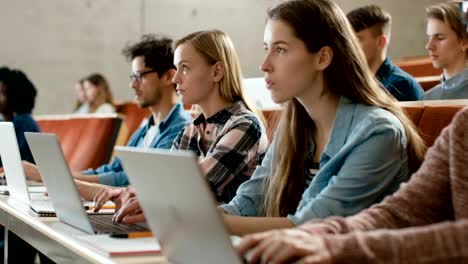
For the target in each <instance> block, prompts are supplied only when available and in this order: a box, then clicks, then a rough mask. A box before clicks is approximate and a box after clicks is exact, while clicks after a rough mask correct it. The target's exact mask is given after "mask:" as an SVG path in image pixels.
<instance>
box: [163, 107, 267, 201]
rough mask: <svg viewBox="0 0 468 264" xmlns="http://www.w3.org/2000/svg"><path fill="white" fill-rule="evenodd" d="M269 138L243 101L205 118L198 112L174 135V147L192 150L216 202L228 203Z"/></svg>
mask: <svg viewBox="0 0 468 264" xmlns="http://www.w3.org/2000/svg"><path fill="white" fill-rule="evenodd" d="M267 147H268V140H267V136H266V133H264V129H263V127H262V125H261V123H260V121H259V120H258V118H257V117H256V116H255V115H254V114H253V113H252V112H251V111H250V110H248V109H247V107H246V106H245V104H244V103H243V102H242V101H237V102H235V103H233V104H232V105H231V106H229V107H227V108H225V109H223V110H221V111H219V112H218V113H216V114H214V115H213V116H211V117H209V118H206V119H205V117H204V115H203V114H200V115H199V116H198V117H197V118H195V119H194V120H193V122H191V123H190V124H189V125H187V126H186V127H185V128H184V130H182V132H181V133H180V134H179V135H178V136H177V138H176V139H175V141H174V144H173V146H172V149H173V150H174V149H175V150H191V151H193V152H195V153H196V154H197V155H198V156H199V162H200V166H201V168H202V171H203V172H204V174H205V176H206V179H207V180H208V182H209V184H210V186H211V188H212V190H213V191H214V192H215V194H216V196H217V199H218V201H219V202H225V203H228V202H229V201H230V200H231V199H232V198H233V197H234V196H235V195H236V191H237V188H238V187H239V185H240V184H241V183H243V182H244V181H246V180H248V179H249V178H250V176H251V175H252V174H253V172H254V170H255V168H256V166H257V165H260V164H261V161H262V159H263V157H264V154H265V152H266V149H267Z"/></svg>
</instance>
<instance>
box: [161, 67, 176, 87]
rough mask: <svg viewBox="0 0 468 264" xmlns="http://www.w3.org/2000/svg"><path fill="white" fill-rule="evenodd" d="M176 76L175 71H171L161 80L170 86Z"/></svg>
mask: <svg viewBox="0 0 468 264" xmlns="http://www.w3.org/2000/svg"><path fill="white" fill-rule="evenodd" d="M175 74H176V70H175V69H169V70H167V71H166V72H165V73H164V74H163V75H162V76H161V77H160V78H159V79H160V80H161V81H164V83H165V84H166V85H169V84H172V78H174V75H175Z"/></svg>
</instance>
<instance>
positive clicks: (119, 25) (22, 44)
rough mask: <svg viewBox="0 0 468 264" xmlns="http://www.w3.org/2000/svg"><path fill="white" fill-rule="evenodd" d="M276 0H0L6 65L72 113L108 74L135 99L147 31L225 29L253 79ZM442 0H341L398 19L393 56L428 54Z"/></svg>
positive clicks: (125, 96)
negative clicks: (78, 92) (132, 58)
mask: <svg viewBox="0 0 468 264" xmlns="http://www.w3.org/2000/svg"><path fill="white" fill-rule="evenodd" d="M273 2H274V0H236V1H232V0H68V1H67V0H15V1H10V0H0V28H1V31H0V32H1V34H0V43H1V44H0V47H1V48H0V65H7V66H10V67H16V68H20V69H23V70H24V71H25V72H26V73H27V74H28V75H29V77H30V78H31V80H32V81H33V82H34V83H35V84H36V86H37V88H38V90H39V95H38V99H37V103H36V109H35V114H51V113H67V112H70V111H71V109H72V107H73V102H74V92H73V84H74V82H75V81H76V80H77V79H78V78H80V77H83V76H84V75H86V74H88V73H91V72H95V71H97V72H101V73H103V74H104V75H105V76H106V77H108V79H109V81H110V84H111V87H112V90H113V92H114V97H115V98H116V99H117V100H118V101H119V100H131V99H132V96H131V92H130V90H129V89H130V88H128V73H129V71H130V68H129V64H128V62H126V61H125V59H124V57H123V56H122V55H121V50H122V48H123V47H124V45H125V44H126V43H127V42H128V41H135V40H136V39H138V37H139V36H140V35H141V34H142V33H147V32H154V33H163V34H166V35H168V36H170V37H173V38H179V37H181V36H183V35H186V34H188V33H190V32H192V31H195V30H201V29H212V28H218V29H221V30H223V31H225V32H226V33H228V34H229V35H230V36H231V38H232V39H233V41H234V44H235V46H236V48H237V51H238V53H239V56H240V60H241V64H242V69H243V72H244V75H245V76H246V77H257V76H261V73H260V71H259V70H258V65H259V64H260V62H261V60H262V57H263V50H262V42H263V41H262V39H263V27H264V23H265V12H266V9H267V8H268V7H269V6H270V5H271V3H273ZM434 2H440V1H435V0H411V1H408V0H406V1H403V0H374V1H369V0H354V1H350V0H337V3H338V4H339V5H340V6H342V8H343V10H344V11H345V12H348V11H350V10H351V9H353V8H355V7H358V6H361V5H363V4H369V3H375V4H378V5H381V6H382V7H383V8H385V9H387V10H388V11H389V12H391V13H392V15H393V20H394V28H393V37H392V45H391V49H390V55H391V57H392V58H398V57H401V56H410V55H420V54H425V51H424V42H425V39H426V36H425V18H424V6H427V5H429V4H431V3H434Z"/></svg>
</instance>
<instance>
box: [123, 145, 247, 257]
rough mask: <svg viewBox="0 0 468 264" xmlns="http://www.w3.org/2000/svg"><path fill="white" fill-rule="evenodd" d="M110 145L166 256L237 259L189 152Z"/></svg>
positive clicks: (208, 191)
mask: <svg viewBox="0 0 468 264" xmlns="http://www.w3.org/2000/svg"><path fill="white" fill-rule="evenodd" d="M115 149H116V150H117V156H118V157H119V158H120V159H121V160H122V162H123V167H124V169H125V171H126V172H127V175H128V176H129V178H130V183H131V184H132V186H133V187H134V188H135V190H136V195H137V197H138V200H139V202H140V205H141V207H142V209H143V211H144V213H145V218H146V221H147V223H148V225H149V226H150V228H151V230H153V233H154V234H156V238H157V240H158V241H159V243H160V245H161V249H162V251H163V253H164V255H165V256H166V257H167V258H168V259H169V262H171V263H242V262H241V259H240V257H239V256H238V255H237V253H236V252H235V250H234V248H233V246H232V242H231V239H230V237H229V235H228V233H227V231H226V230H225V227H224V224H223V221H222V219H221V216H220V215H219V213H218V212H217V210H216V202H215V199H214V196H213V194H212V192H211V190H210V188H209V187H208V186H207V183H206V182H205V179H204V177H203V174H202V172H201V170H200V168H199V165H198V159H197V157H196V156H195V155H194V154H193V153H190V152H182V151H181V152H169V151H168V150H162V149H159V150H156V149H141V148H131V147H116V148H115Z"/></svg>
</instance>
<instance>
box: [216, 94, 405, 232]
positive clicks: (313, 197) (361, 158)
mask: <svg viewBox="0 0 468 264" xmlns="http://www.w3.org/2000/svg"><path fill="white" fill-rule="evenodd" d="M275 144H276V140H274V141H273V143H272V145H271V146H270V148H269V149H268V152H267V154H266V156H265V158H264V160H263V162H262V165H261V166H259V167H257V169H256V170H255V172H254V174H253V176H252V179H251V180H249V181H247V182H245V183H243V184H242V185H241V186H240V187H239V189H238V191H237V193H236V196H235V197H234V199H233V200H232V201H231V202H230V203H229V204H225V205H222V206H221V207H222V208H223V209H224V211H225V212H226V213H228V214H231V215H240V216H259V214H258V212H257V208H258V207H259V204H260V203H261V202H262V199H263V194H262V187H261V185H262V182H263V180H264V179H265V178H266V177H270V176H271V175H272V167H273V165H274V164H275V161H274V160H275V158H274V155H275ZM406 145H407V140H406V135H405V132H404V128H403V126H402V124H401V122H400V121H399V120H398V118H397V117H396V116H394V115H393V114H391V113H390V112H388V111H386V110H383V109H380V108H378V107H374V106H366V105H362V104H355V103H353V102H351V101H350V100H349V99H347V98H344V97H342V98H341V99H340V101H339V104H338V108H337V111H336V117H335V120H334V123H333V128H332V130H331V132H330V137H329V140H328V142H327V144H326V146H325V149H324V151H323V153H322V154H321V156H320V168H319V171H318V172H317V174H316V175H315V176H314V178H313V179H312V182H311V183H310V185H309V186H308V187H307V188H306V189H305V191H304V192H303V194H302V198H301V201H300V202H299V205H298V207H297V210H296V212H295V213H294V214H293V215H288V216H287V218H288V219H289V220H290V221H291V222H292V223H293V224H294V225H300V224H302V223H304V222H306V221H307V220H310V219H314V218H325V217H328V216H332V215H337V216H348V215H353V214H356V213H357V212H359V211H361V210H363V209H365V208H367V207H369V206H370V205H372V204H374V203H377V202H379V201H381V200H382V199H383V197H384V196H386V195H388V194H391V193H393V192H394V191H396V190H397V189H398V187H399V185H400V183H401V182H403V181H406V180H408V178H409V168H408V161H407V160H408V157H407V150H406ZM313 147H314V146H312V148H313ZM304 159H305V157H304ZM305 177H306V176H305ZM305 177H304V178H305Z"/></svg>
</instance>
